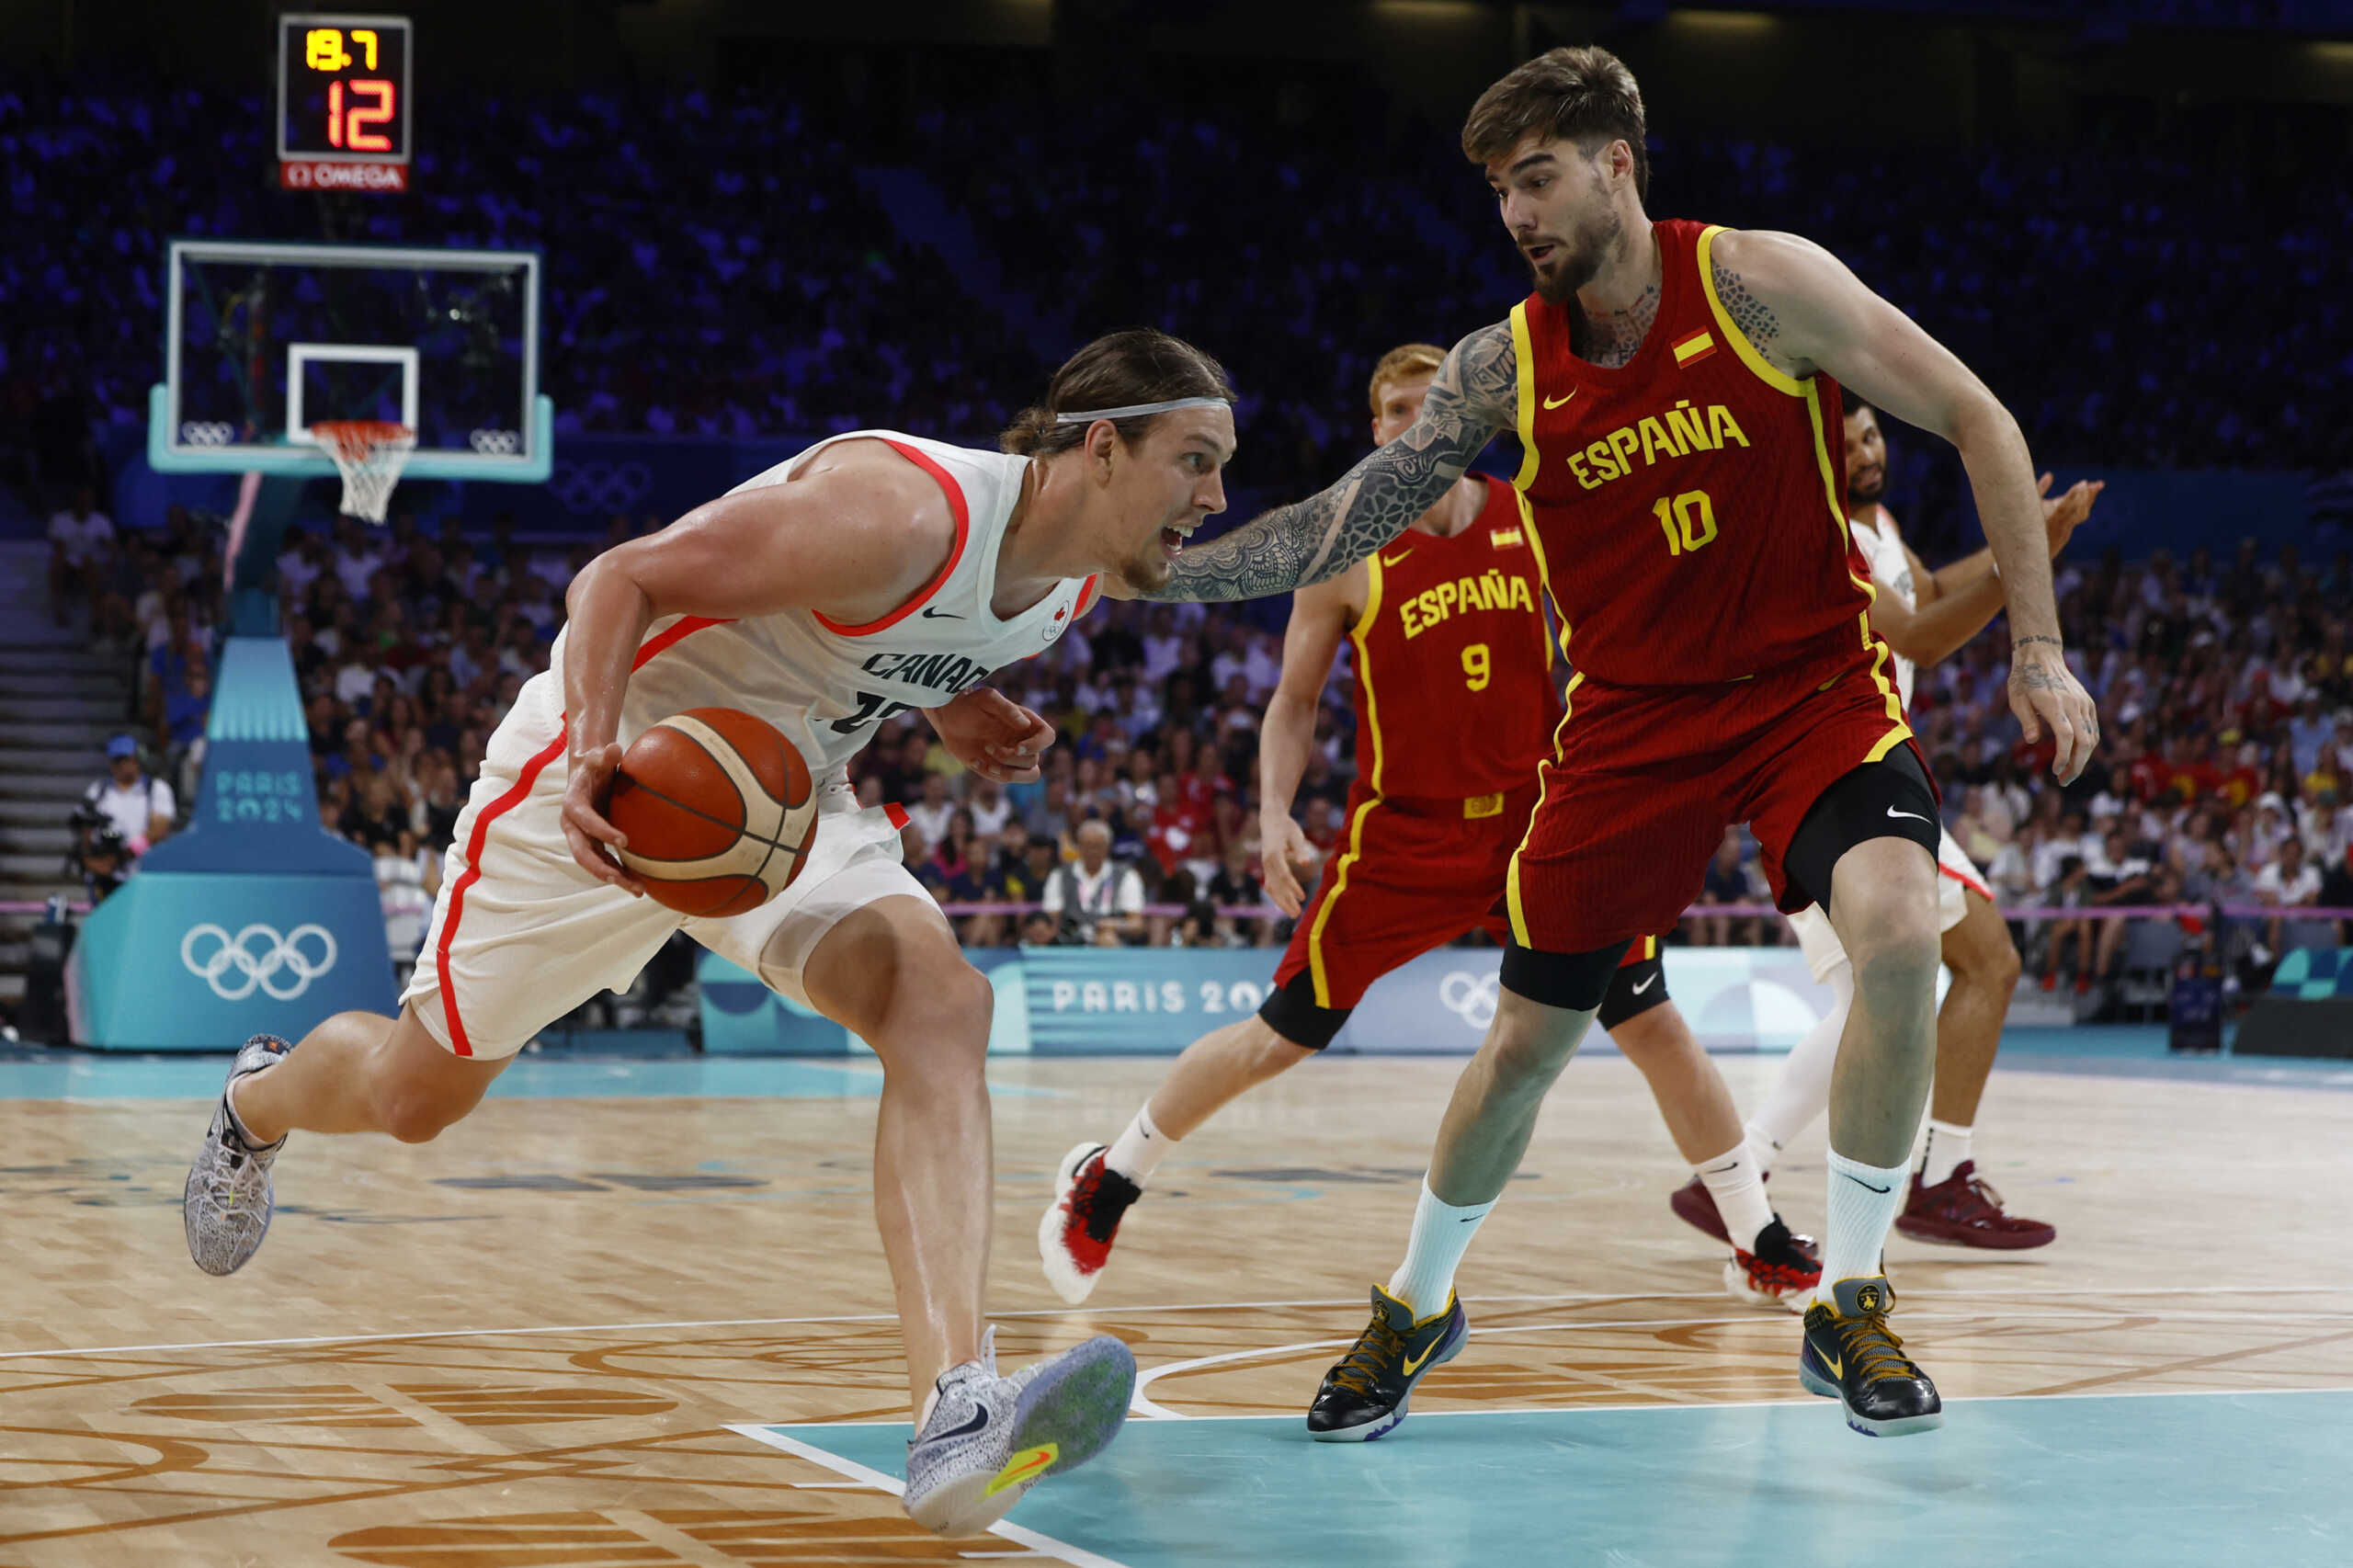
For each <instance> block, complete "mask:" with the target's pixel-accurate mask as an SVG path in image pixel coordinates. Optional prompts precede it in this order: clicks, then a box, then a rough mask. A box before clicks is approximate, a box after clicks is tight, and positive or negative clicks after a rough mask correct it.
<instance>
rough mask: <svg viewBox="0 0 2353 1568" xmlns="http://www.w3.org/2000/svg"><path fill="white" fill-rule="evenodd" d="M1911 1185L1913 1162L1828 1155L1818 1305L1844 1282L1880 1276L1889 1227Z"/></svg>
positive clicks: (1836, 1153) (1837, 1153)
mask: <svg viewBox="0 0 2353 1568" xmlns="http://www.w3.org/2000/svg"><path fill="white" fill-rule="evenodd" d="M1911 1181H1912V1168H1911V1165H1910V1163H1909V1162H1906V1163H1905V1164H1904V1165H1884V1166H1882V1165H1865V1164H1863V1163H1862V1162H1861V1161H1860V1160H1850V1159H1848V1158H1847V1156H1846V1155H1844V1154H1842V1153H1839V1152H1838V1151H1837V1150H1836V1149H1833V1150H1831V1151H1830V1208H1829V1215H1830V1218H1829V1223H1828V1224H1827V1226H1826V1227H1825V1229H1826V1231H1827V1232H1828V1233H1827V1234H1826V1235H1824V1237H1823V1238H1822V1286H1821V1288H1820V1289H1819V1290H1817V1291H1815V1293H1814V1300H1815V1301H1824V1302H1826V1301H1830V1291H1831V1288H1832V1287H1833V1286H1835V1285H1836V1284H1837V1283H1838V1281H1839V1280H1841V1279H1870V1278H1877V1277H1878V1275H1879V1272H1880V1266H1879V1265H1880V1253H1881V1249H1882V1248H1884V1247H1885V1246H1886V1245H1887V1228H1888V1227H1889V1226H1890V1225H1893V1223H1895V1216H1896V1212H1897V1210H1901V1209H1902V1208H1903V1207H1904V1195H1905V1191H1906V1189H1907V1188H1908V1187H1909V1186H1910V1185H1911Z"/></svg>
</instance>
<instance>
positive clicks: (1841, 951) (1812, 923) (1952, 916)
mask: <svg viewBox="0 0 2353 1568" xmlns="http://www.w3.org/2000/svg"><path fill="white" fill-rule="evenodd" d="M1972 892H1973V893H1975V894H1976V895H1977V896H1978V897H1980V898H1982V899H1984V901H1985V902H1986V903H1993V902H1994V892H1993V890H1992V889H1991V888H1988V887H1987V886H1986V885H1985V873H1984V872H1983V871H1981V870H1979V869H1977V862H1976V861H1974V860H1972V859H1971V858H1969V853H1968V851H1966V850H1964V849H1963V848H1961V846H1960V845H1959V844H1957V843H1955V842H1954V841H1953V836H1952V835H1951V834H1949V833H1947V832H1945V831H1944V830H1942V829H1941V828H1940V829H1938V840H1937V929H1938V931H1939V932H1945V931H1949V930H1951V929H1952V928H1953V927H1954V926H1958V925H1960V924H1961V917H1962V916H1963V915H1967V914H1968V913H1969V898H1968V895H1969V894H1971V893H1972ZM1789 919H1790V930H1792V931H1794V932H1796V933H1797V936H1798V950H1799V951H1800V952H1802V953H1803V954H1805V963H1806V967H1807V968H1808V969H1810V970H1812V971H1813V978H1814V979H1816V980H1818V981H1827V980H1828V979H1829V978H1830V971H1832V970H1835V969H1836V968H1838V967H1839V966H1840V965H1841V964H1843V963H1845V962H1846V961H1847V949H1845V948H1843V947H1841V946H1840V945H1839V943H1838V933H1837V932H1836V931H1833V930H1832V929H1831V928H1830V916H1828V915H1824V913H1823V912H1822V905H1820V904H1818V903H1809V904H1807V905H1806V906H1805V907H1804V908H1803V909H1801V910H1799V911H1798V912H1797V913H1796V914H1795V915H1790V917H1789Z"/></svg>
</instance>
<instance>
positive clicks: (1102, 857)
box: [1041, 817, 1144, 948]
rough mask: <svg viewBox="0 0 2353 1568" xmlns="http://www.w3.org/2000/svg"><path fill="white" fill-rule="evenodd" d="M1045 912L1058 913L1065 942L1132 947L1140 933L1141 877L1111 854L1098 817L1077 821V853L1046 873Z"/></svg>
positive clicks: (1108, 833) (1108, 835)
mask: <svg viewBox="0 0 2353 1568" xmlns="http://www.w3.org/2000/svg"><path fill="white" fill-rule="evenodd" d="M1041 902H1042V903H1044V904H1045V913H1046V914H1048V915H1053V916H1056V917H1058V918H1059V920H1060V922H1061V926H1060V935H1059V937H1057V938H1056V939H1057V940H1058V941H1059V942H1061V943H1062V944H1063V945H1064V946H1076V947H1098V948H1116V947H1133V946H1135V945H1136V944H1138V943H1140V942H1142V940H1143V937H1144V919H1143V879H1142V877H1140V876H1138V875H1137V874H1136V869H1135V868H1134V867H1133V866H1131V865H1129V864H1128V863H1127V862H1126V861H1124V860H1114V859H1112V858H1111V829H1110V826H1109V824H1107V823H1105V822H1104V821H1103V820H1102V819H1101V818H1099V817H1090V818H1088V819H1087V820H1086V822H1083V823H1081V824H1078V859H1077V861H1076V862H1075V863H1074V864H1066V865H1063V866H1062V867H1060V868H1058V869H1056V870H1055V871H1054V873H1053V875H1051V877H1048V878H1047V879H1046V887H1045V896H1044V898H1043V899H1042V901H1041Z"/></svg>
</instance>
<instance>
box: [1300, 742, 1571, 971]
mask: <svg viewBox="0 0 2353 1568" xmlns="http://www.w3.org/2000/svg"><path fill="white" fill-rule="evenodd" d="M1535 804H1536V783H1535V780H1534V779H1532V778H1531V779H1530V780H1529V783H1528V784H1527V786H1526V787H1524V788H1522V789H1518V790H1511V791H1509V792H1507V793H1506V794H1503V795H1499V796H1498V795H1490V796H1483V797H1472V800H1470V801H1465V800H1463V799H1462V798H1461V797H1460V796H1427V797H1426V796H1404V795H1388V796H1378V797H1376V796H1373V795H1371V794H1370V793H1369V792H1366V791H1358V793H1356V794H1354V795H1352V796H1351V797H1350V798H1349V801H1348V835H1347V838H1345V839H1343V840H1342V841H1341V845H1340V848H1339V852H1338V853H1336V854H1335V855H1334V856H1333V857H1332V858H1331V859H1330V860H1329V861H1328V862H1327V863H1326V864H1325V865H1324V880H1323V881H1321V882H1320V883H1319V884H1317V886H1316V889H1315V896H1314V897H1313V899H1311V900H1310V901H1309V902H1308V905H1307V907H1306V908H1305V909H1303V910H1302V911H1300V916H1299V925H1298V926H1297V927H1296V928H1295V929H1293V930H1292V932H1291V937H1290V947H1288V948H1286V949H1283V958H1282V962H1281V963H1280V964H1279V965H1277V966H1276V969H1275V983H1276V985H1278V986H1285V985H1289V984H1290V983H1291V982H1292V981H1293V980H1295V979H1298V978H1300V977H1301V976H1302V975H1303V976H1305V977H1307V979H1308V981H1309V983H1311V984H1312V985H1313V990H1314V999H1315V1005H1316V1006H1319V1007H1328V1008H1334V1009H1339V1010H1345V1009H1347V1008H1349V1007H1353V1006H1356V1005H1357V1003H1358V1002H1359V1001H1360V1000H1362V999H1363V997H1364V994H1365V991H1366V988H1367V987H1369V986H1370V985H1371V984H1372V983H1373V982H1374V981H1376V980H1379V979H1380V978H1381V976H1382V975H1384V974H1387V973H1388V972H1389V971H1391V970H1392V969H1395V968H1397V967H1398V966H1399V965H1401V964H1404V962H1406V961H1407V960H1410V959H1414V958H1418V957H1419V956H1420V955H1422V954H1423V953H1426V952H1428V951H1429V950H1430V949H1433V948H1442V947H1444V946H1445V945H1446V944H1447V943H1449V942H1451V941H1453V940H1454V939H1455V938H1456V937H1461V936H1462V935H1463V934H1464V933H1465V932H1468V931H1472V930H1480V929H1483V930H1485V931H1486V932H1488V933H1489V934H1490V935H1492V936H1493V937H1495V939H1496V940H1497V941H1501V940H1503V939H1504V938H1505V937H1508V936H1509V935H1510V928H1509V926H1507V925H1506V923H1505V921H1504V919H1503V916H1502V914H1501V906H1500V904H1499V903H1498V899H1499V896H1500V894H1501V893H1502V892H1503V886H1504V877H1505V874H1506V872H1507V871H1508V870H1509V869H1510V868H1511V857H1512V851H1513V850H1514V849H1516V848H1518V846H1519V840H1520V835H1522V834H1524V833H1525V832H1527V830H1528V817H1529V812H1530V811H1531V810H1532V809H1533V808H1534V807H1535ZM1490 807H1492V809H1489V808H1490ZM1472 811H1477V812H1480V813H1481V814H1479V815H1475V816H1473V815H1471V814H1469V812H1472Z"/></svg>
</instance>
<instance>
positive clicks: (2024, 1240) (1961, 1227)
mask: <svg viewBox="0 0 2353 1568" xmlns="http://www.w3.org/2000/svg"><path fill="white" fill-rule="evenodd" d="M1895 1228H1896V1229H1897V1230H1898V1231H1900V1232H1902V1233H1904V1234H1905V1235H1907V1236H1910V1237H1911V1238H1912V1239H1913V1240H1914V1241H1915V1242H1939V1243H1942V1244H1944V1245H1946V1246H1957V1247H1987V1248H1991V1249H1994V1250H1995V1251H2000V1252H2016V1251H2018V1250H2019V1249H2021V1248H2024V1247H2040V1246H2049V1245H2050V1244H2052V1241H2054V1240H2056V1239H2057V1237H2058V1234H2059V1232H2058V1228H2057V1227H2056V1226H2052V1225H2046V1224H2044V1223H2043V1222H2042V1221H2040V1220H2021V1219H2019V1218H2018V1217H2017V1216H2016V1215H2014V1214H2008V1213H2005V1212H2004V1211H2003V1209H2002V1195H2001V1194H2000V1193H1998V1192H1995V1190H1994V1188H1993V1187H1992V1185H1991V1184H1990V1183H1987V1182H1984V1181H1981V1180H1979V1179H1978V1176H1977V1162H1976V1161H1974V1160H1963V1161H1961V1164H1959V1165H1955V1166H1954V1167H1953V1169H1952V1175H1950V1176H1947V1177H1945V1179H1944V1180H1942V1181H1940V1182H1938V1183H1937V1185H1936V1186H1934V1187H1926V1186H1923V1185H1922V1184H1921V1181H1920V1173H1919V1172H1918V1171H1914V1172H1913V1173H1912V1196H1911V1199H1909V1201H1907V1202H1906V1203H1905V1204H1904V1212H1903V1213H1901V1214H1898V1215H1897V1216H1896V1217H1895Z"/></svg>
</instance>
